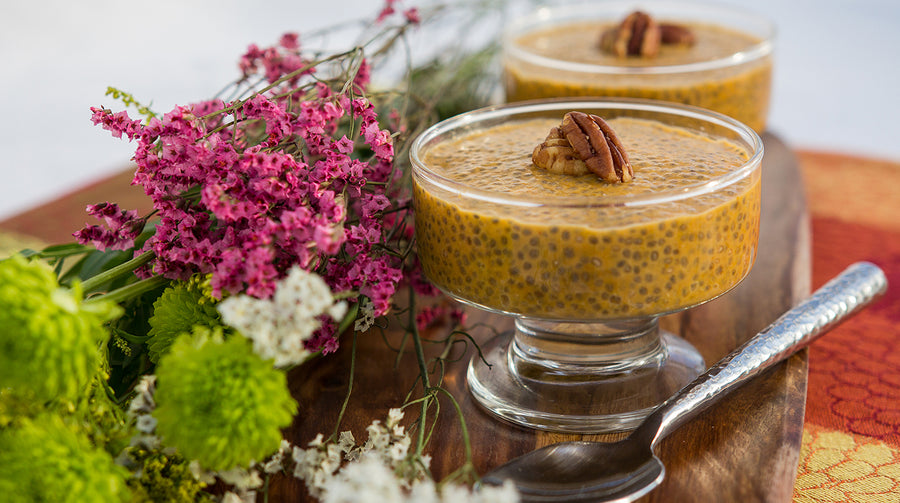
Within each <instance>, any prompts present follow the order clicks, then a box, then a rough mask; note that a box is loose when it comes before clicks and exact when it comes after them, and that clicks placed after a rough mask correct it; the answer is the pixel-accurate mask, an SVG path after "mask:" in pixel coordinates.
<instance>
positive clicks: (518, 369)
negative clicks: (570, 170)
mask: <svg viewBox="0 0 900 503" xmlns="http://www.w3.org/2000/svg"><path fill="white" fill-rule="evenodd" d="M571 110H578V111H581V112H585V113H590V114H596V115H598V116H600V117H603V118H605V119H606V120H607V121H609V122H610V124H611V125H612V127H613V128H614V129H615V130H616V131H617V133H618V135H619V136H620V138H621V139H622V141H623V143H624V144H625V147H626V150H627V152H628V155H629V156H630V158H631V161H632V164H633V165H634V166H635V168H634V169H635V180H634V181H632V182H629V183H624V184H606V183H605V182H602V181H600V180H599V179H597V178H596V177H593V176H587V177H569V176H566V175H558V174H553V173H548V172H545V171H543V170H540V169H538V168H536V167H534V166H533V165H532V163H531V150H532V149H533V148H534V147H535V146H536V145H538V144H540V143H541V142H542V141H543V139H544V138H545V136H546V134H547V132H548V131H549V129H550V128H551V127H553V126H555V125H558V124H559V122H560V121H561V119H562V117H563V115H564V114H565V113H566V112H568V111H571ZM620 128H621V129H620ZM635 128H636V129H635ZM642 128H643V129H642ZM494 134H506V135H507V137H509V138H512V139H511V140H509V141H508V142H504V141H501V140H499V139H498V138H497V137H495V136H492V135H494ZM708 149H711V150H712V151H715V152H716V154H711V153H709V152H707V150H708ZM762 153H763V146H762V142H761V140H760V138H759V136H758V135H757V134H756V133H755V132H754V131H753V130H752V129H750V128H748V127H747V126H745V125H743V124H741V123H739V122H737V121H735V120H733V119H731V118H728V117H725V116H724V115H720V114H718V113H715V112H711V111H706V110H702V109H699V108H695V107H690V106H685V105H677V104H672V103H663V102H657V101H651V100H631V99H589V100H567V99H562V100H549V101H535V102H526V103H518V104H510V105H502V106H497V107H491V108H485V109H480V110H476V111H473V112H469V113H466V114H462V115H459V116H456V117H454V118H451V119H448V120H446V121H443V122H441V123H438V124H436V125H434V126H432V127H431V128H429V129H428V130H427V131H425V132H424V133H423V134H422V135H420V136H419V137H418V138H417V139H416V140H415V142H414V143H413V145H412V147H411V151H410V159H411V162H412V171H413V201H414V205H415V226H416V227H415V228H416V241H417V253H418V256H419V259H420V261H421V263H422V267H423V269H424V272H425V274H426V276H427V277H428V278H429V279H430V280H431V281H432V282H434V283H435V284H436V285H437V286H438V287H439V288H440V289H441V290H443V291H444V292H445V293H446V294H448V295H449V296H451V297H453V298H456V299H458V300H460V301H462V302H464V303H467V304H470V305H474V306H477V307H479V308H482V309H485V310H488V311H491V312H495V313H502V314H506V315H510V316H513V317H515V330H514V331H513V332H511V333H507V334H502V335H500V336H498V337H496V338H494V339H491V340H490V341H488V342H486V343H485V344H484V345H482V346H481V350H482V354H483V357H478V356H476V357H475V358H473V360H472V361H471V363H470V365H469V369H468V374H467V378H468V385H469V389H470V391H471V392H472V393H473V395H474V397H475V398H476V399H477V401H478V403H480V404H481V405H482V406H484V408H486V409H487V410H488V411H490V412H492V413H494V414H496V415H497V416H499V417H500V418H503V419H506V420H508V421H511V422H513V423H516V424H519V425H522V426H526V427H530V428H537V429H544V430H553V431H570V432H594V433H597V432H614V431H622V430H629V429H632V428H634V427H636V426H637V424H639V423H640V421H641V420H642V419H643V418H644V417H645V416H646V415H647V414H649V413H650V412H651V411H652V410H653V409H654V408H656V407H657V406H658V405H659V404H660V403H662V402H663V401H664V400H666V399H667V398H668V397H669V396H671V395H672V394H673V393H674V392H675V391H677V390H678V389H680V388H681V387H682V386H684V385H685V384H687V383H688V382H690V381H691V380H692V379H693V378H694V377H696V376H697V375H698V374H699V373H700V372H702V371H703V370H704V369H705V364H704V362H703V358H702V357H701V356H700V354H699V353H698V351H697V350H696V349H695V348H694V347H693V346H691V345H690V344H689V343H687V342H686V341H684V340H683V339H681V338H679V337H677V336H675V335H674V334H671V333H667V332H664V331H661V330H660V328H659V323H658V318H659V316H661V315H664V314H669V313H674V312H677V311H680V310H683V309H686V308H689V307H691V306H696V305H698V304H702V303H704V302H706V301H708V300H710V299H712V298H715V297H717V296H719V295H722V294H723V293H725V292H726V291H728V290H729V289H731V288H733V287H734V286H735V285H737V284H738V283H739V282H740V281H741V280H742V279H743V278H744V277H745V276H746V274H747V273H748V272H749V271H750V268H751V266H752V264H753V261H754V259H755V257H756V247H757V241H758V236H759V205H760V163H761V160H762ZM654 172H655V173H656V174H655V175H654V174H653V173H654ZM702 172H710V174H708V175H706V176H704V175H703V174H698V173H702ZM502 180H505V181H502Z"/></svg>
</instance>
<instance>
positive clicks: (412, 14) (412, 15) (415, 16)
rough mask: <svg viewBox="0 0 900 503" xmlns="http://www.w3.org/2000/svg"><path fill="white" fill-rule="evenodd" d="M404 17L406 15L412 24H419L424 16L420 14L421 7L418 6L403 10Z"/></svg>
mask: <svg viewBox="0 0 900 503" xmlns="http://www.w3.org/2000/svg"><path fill="white" fill-rule="evenodd" d="M403 17H405V18H406V21H408V22H409V23H410V24H419V23H421V22H422V18H421V17H420V16H419V9H418V8H416V7H412V8H410V9H406V10H405V11H403Z"/></svg>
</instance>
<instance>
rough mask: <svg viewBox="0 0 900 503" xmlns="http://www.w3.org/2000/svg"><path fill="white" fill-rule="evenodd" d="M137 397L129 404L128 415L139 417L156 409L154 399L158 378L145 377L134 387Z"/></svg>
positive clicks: (152, 376) (153, 376)
mask: <svg viewBox="0 0 900 503" xmlns="http://www.w3.org/2000/svg"><path fill="white" fill-rule="evenodd" d="M134 391H135V395H134V398H132V399H131V403H129V404H128V415H129V416H131V417H137V416H139V415H141V414H149V413H151V412H153V409H155V408H156V400H155V399H154V398H153V395H154V393H156V376H155V375H145V376H143V377H141V379H140V380H139V381H138V383H137V385H135V387H134Z"/></svg>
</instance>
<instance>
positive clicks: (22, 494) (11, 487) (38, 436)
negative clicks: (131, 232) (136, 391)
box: [0, 416, 131, 503]
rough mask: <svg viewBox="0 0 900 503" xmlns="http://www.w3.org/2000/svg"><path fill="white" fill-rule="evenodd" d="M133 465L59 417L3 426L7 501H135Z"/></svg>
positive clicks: (0, 445)
mask: <svg viewBox="0 0 900 503" xmlns="http://www.w3.org/2000/svg"><path fill="white" fill-rule="evenodd" d="M128 476H129V473H128V471H127V470H125V469H124V468H122V467H121V466H118V465H116V464H115V462H114V461H113V459H112V456H110V455H109V453H107V452H106V451H104V450H102V449H99V448H97V447H95V446H93V445H91V443H90V441H88V439H87V437H85V436H84V435H80V434H78V433H76V432H74V431H72V430H71V429H69V428H68V427H66V425H65V424H64V423H63V422H62V420H61V419H59V418H57V417H55V416H42V417H40V418H37V419H35V420H23V421H21V422H20V423H19V424H18V425H17V426H15V427H12V428H6V429H2V430H0V494H2V495H3V501H7V502H10V503H19V502H22V503H25V502H29V503H30V502H34V501H54V502H60V503H81V502H84V503H92V502H96V501H109V502H112V501H129V500H130V498H131V495H130V491H129V489H128V487H127V483H126V478H127V477H128Z"/></svg>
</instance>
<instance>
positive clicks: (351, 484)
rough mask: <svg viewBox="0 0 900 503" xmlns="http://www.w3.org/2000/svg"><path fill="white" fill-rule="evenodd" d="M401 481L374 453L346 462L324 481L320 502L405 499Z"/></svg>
mask: <svg viewBox="0 0 900 503" xmlns="http://www.w3.org/2000/svg"><path fill="white" fill-rule="evenodd" d="M404 493H405V491H404V488H403V486H402V485H401V481H400V480H399V479H398V478H397V477H395V476H394V473H393V471H392V470H391V469H390V468H388V467H387V466H385V465H384V463H382V462H381V461H380V460H378V459H377V458H376V457H375V456H363V458H362V459H360V460H359V461H355V462H353V463H348V464H347V465H346V466H345V467H344V468H343V469H342V470H341V471H340V472H338V473H337V474H336V475H335V476H334V477H332V478H331V479H329V480H328V481H326V482H325V484H324V487H323V495H322V502H323V503H356V502H360V503H365V502H371V503H375V502H378V503H382V502H395V501H406V497H405V494H404Z"/></svg>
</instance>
